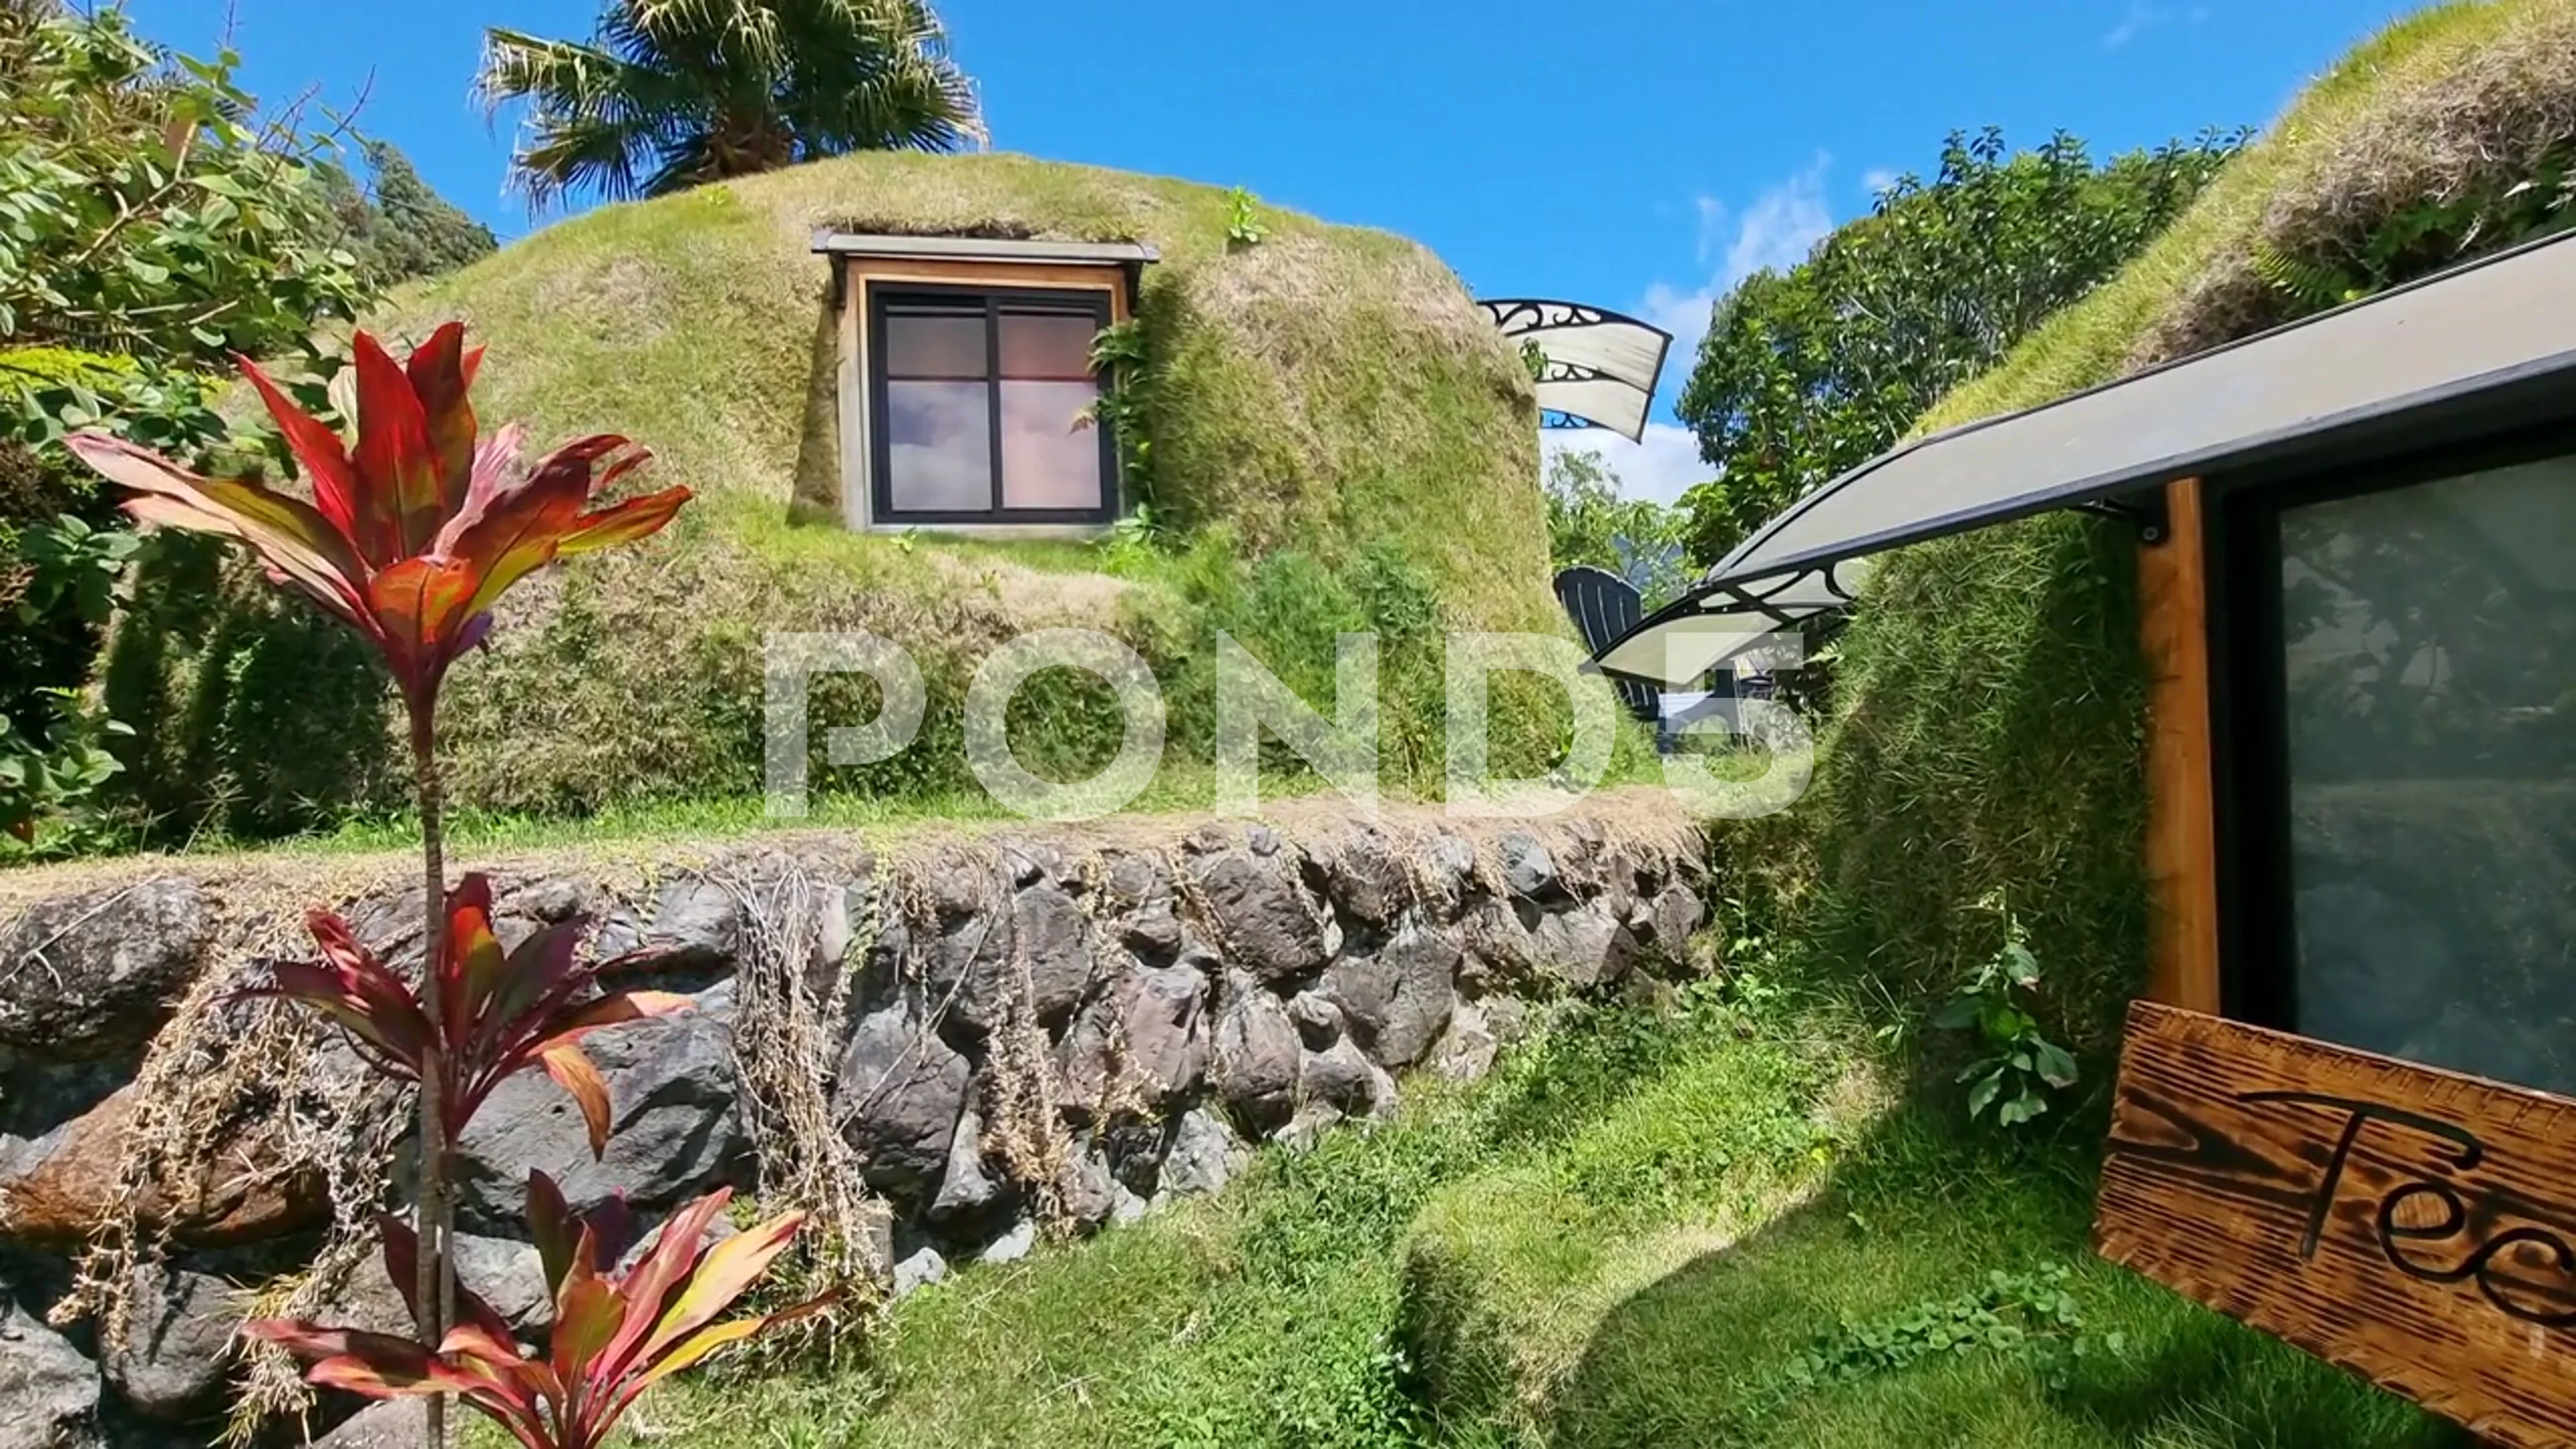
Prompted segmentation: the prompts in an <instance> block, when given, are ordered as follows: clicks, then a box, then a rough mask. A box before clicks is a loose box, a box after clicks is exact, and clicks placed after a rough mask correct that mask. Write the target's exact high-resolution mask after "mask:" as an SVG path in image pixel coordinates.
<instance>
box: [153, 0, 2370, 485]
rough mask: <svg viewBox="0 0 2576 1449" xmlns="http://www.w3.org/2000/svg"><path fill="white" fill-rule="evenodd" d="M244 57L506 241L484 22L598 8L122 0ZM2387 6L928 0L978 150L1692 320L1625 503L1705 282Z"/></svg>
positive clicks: (2341, 43) (2176, 113)
mask: <svg viewBox="0 0 2576 1449" xmlns="http://www.w3.org/2000/svg"><path fill="white" fill-rule="evenodd" d="M129 5H130V8H131V9H132V10H133V12H134V14H135V16H136V18H137V21H138V23H139V24H140V25H141V27H142V29H143V30H144V32H145V33H146V34H148V35H151V36H153V37H154V38H156V39H159V40H163V41H166V42H168V43H170V44H173V45H176V46H178V47H180V48H182V49H186V50H195V51H200V52H203V51H209V50H211V49H212V48H213V46H214V44H215V43H216V40H217V38H218V37H219V36H220V35H221V34H222V33H223V31H224V27H225V25H226V23H227V21H226V14H227V11H228V10H229V11H230V16H231V18H230V24H231V26H232V34H233V42H234V44H235V46H236V48H238V49H239V50H241V51H242V53H243V57H244V72H245V77H246V79H247V81H248V83H249V84H250V85H251V87H252V88H253V89H254V90H256V91H258V92H259V93H260V94H261V95H262V97H263V98H264V99H267V100H271V101H276V100H283V99H286V98H289V97H292V96H294V95H296V94H298V93H301V92H304V91H306V90H308V89H317V90H318V95H319V97H320V99H321V100H322V101H324V102H326V103H330V104H335V105H341V106H345V105H347V104H349V103H350V102H352V101H353V100H355V99H357V98H358V97H359V95H360V94H361V93H362V92H363V94H364V95H365V104H364V107H363V109H362V111H361V113H360V117H359V124H360V126H361V128H362V129H364V130H366V131H367V132H369V133H370V134H373V135H379V136H382V137H384V138H386V139H388V140H391V141H393V142H394V143H396V144H397V145H399V146H401V147H402V148H403V149H404V150H405V151H406V152H408V153H410V155H411V156H412V158H413V160H414V161H415V162H416V163H417V164H418V165H419V167H420V169H421V171H422V173H423V174H424V175H426V176H427V177H428V178H429V180H430V182H431V183H432V184H433V185H435V186H437V187H438V188H439V189H440V190H441V191H442V192H444V193H446V195H447V196H449V197H450V198H451V199H453V200H454V201H456V202H457V203H458V204H459V205H461V206H463V207H465V208H466V209H468V210H470V211H473V212H475V213H476V214H477V215H479V216H481V217H483V218H484V219H485V220H486V221H488V222H489V223H491V225H492V226H493V227H494V228H495V229H496V230H498V231H500V232H501V233H502V234H503V235H504V236H510V235H517V234H521V233H524V232H525V231H527V230H528V229H529V228H530V227H531V226H532V225H534V224H537V223H533V222H532V221H531V220H530V218H529V217H528V216H527V214H526V213H525V211H524V209H523V208H521V207H520V205H519V204H518V203H517V202H516V201H515V200H513V199H510V198H507V197H505V196H503V194H502V190H501V183H502V176H503V170H504V166H505V163H506V161H507V158H508V154H509V138H510V133H509V120H508V118H507V117H504V118H503V120H502V122H501V124H500V126H499V127H498V128H497V129H494V128H489V127H487V126H486V125H485V124H484V122H483V120H482V119H481V118H480V117H479V116H478V115H477V114H476V113H475V112H474V111H473V109H472V108H471V107H470V106H469V104H468V102H467V98H466V88H467V83H468V81H469V80H470V79H471V77H472V74H473V70H474V63H475V59H476V56H477V54H478V52H479V47H480V37H481V33H482V28H483V27H484V26H486V25H505V26H509V27H512V28H516V29H521V30H528V31H533V32H537V33H541V34H550V35H560V36H582V35H586V34H587V33H588V32H589V29H590V25H591V22H592V19H593V17H594V16H595V15H596V14H597V10H598V4H597V0H230V3H229V5H228V4H227V3H226V0H129ZM2410 8H2413V7H2412V6H2410V5H2407V4H2404V3H2398V0H1942V3H1938V4H1925V3H1922V0H1792V3H1785V4H1783V3H1770V4H1750V3H1744V0H1660V3H1649V0H1586V3H1583V4H1580V5H1565V4H1561V3H1554V4H1551V3H1542V0H1369V3H1355V0H1306V3H1302V4H1288V3H1283V0H1233V3H1211V0H1114V3H1097V0H1095V3H1083V4H1075V3H1064V0H1058V3H1053V4H1048V3H1038V0H946V3H944V4H941V5H940V6H939V9H940V13H941V14H942V15H943V16H944V17H945V18H946V20H947V22H948V26H949V30H950V34H951V38H952V40H953V41H954V44H955V48H956V52H957V55H958V58H959V60H960V62H961V63H962V64H963V65H964V66H965V67H966V69H967V71H968V72H969V73H970V74H972V75H974V76H975V77H976V78H977V80H978V81H979V83H980V84H981V85H982V88H983V94H984V102H985V108H986V115H987V119H988V120H989V122H990V124H991V127H992V131H993V136H994V143H995V145H996V146H998V147H1001V148H1003V149H1007V150H1014V151H1026V152H1030V153H1033V154H1036V155H1040V156H1048V157H1056V158H1061V159H1066V160H1076V161H1088V162H1095V163H1098V164H1101V165H1107V166H1117V167H1123V168H1126V169H1130V170H1137V171H1148V172H1158V173H1163V174H1168V175H1175V176H1184V177H1189V178H1191V179H1194V180H1199V181H1205V182H1210V183H1214V184H1217V185H1225V186H1237V185H1239V186H1246V187H1249V188H1251V189H1252V190H1253V191H1254V192H1256V193H1258V194H1259V195H1260V196H1262V197H1263V198H1264V199H1266V200H1268V201H1271V202H1274V203H1276V204H1280V205H1285V206H1292V207H1296V208H1299V209H1301V210H1305V211H1310V212H1313V213H1316V214H1317V215H1320V216H1323V217H1326V218H1329V219H1331V220H1335V221H1346V222H1357V223H1363V224H1367V225H1371V226H1379V227H1385V228H1387V229H1389V230H1392V231H1397V232H1402V233H1404V234H1405V235H1408V236H1411V237H1414V238H1417V239H1419V240H1421V241H1422V242H1424V243H1426V244H1428V245H1429V246H1430V247H1431V248H1432V249H1433V250H1435V251H1437V252H1439V253H1440V255H1441V256H1442V257H1444V258H1446V259H1447V260H1448V262H1449V263H1450V265H1452V266H1454V267H1455V268H1457V270H1458V271H1459V273H1460V274H1461V275H1462V276H1464V277H1465V278H1466V279H1467V282H1468V284H1469V285H1470V286H1471V287H1473V288H1475V289H1476V290H1478V291H1479V292H1483V293H1487V294H1506V293H1517V294H1531V293H1538V294H1545V295H1554V296H1563V297H1569V298H1573V299H1576V300H1581V301H1588V302H1594V303H1598V304H1600V305H1603V306H1608V307H1614V308H1619V309H1623V310H1628V311H1632V312H1635V313H1637V314H1639V315H1642V316H1645V317H1647V318H1648V319H1650V320H1653V321H1656V322H1659V323H1660V324H1662V325H1664V326H1666V327H1668V328H1670V329H1671V330H1673V331H1674V332H1676V333H1677V334H1679V337H1680V341H1679V343H1678V344H1677V346H1676V347H1675V349H1674V353H1673V361H1672V362H1670V363H1668V364H1667V366H1666V369H1665V376H1664V389H1663V394H1662V397H1661V398H1660V399H1659V402H1658V406H1657V410H1656V417H1657V419H1658V424H1659V425H1658V426H1657V427H1655V428H1654V429H1653V430H1652V431H1651V432H1650V434H1649V436H1648V440H1647V445H1646V446H1645V447H1644V448H1632V447H1629V446H1628V445H1627V444H1626V442H1625V440H1623V439H1616V438H1612V439H1610V440H1609V442H1608V443H1606V444H1604V443H1602V442H1601V440H1602V439H1603V438H1605V437H1606V436H1607V435H1605V434H1599V433H1582V434H1574V435H1563V436H1570V437H1571V438H1572V439H1573V440H1574V441H1575V442H1576V443H1577V444H1578V445H1582V446H1592V445H1600V446H1602V447H1603V451H1604V452H1605V453H1608V454H1610V455H1611V456H1612V460H1613V463H1614V465H1615V466H1616V467H1617V468H1618V469H1619V470H1620V472H1621V474H1622V476H1623V477H1624V478H1625V479H1626V480H1627V481H1628V483H1629V485H1630V487H1631V490H1632V491H1636V492H1641V493H1645V494H1649V495H1653V496H1663V497H1669V496H1670V495H1671V494H1672V493H1673V492H1675V491H1677V490H1678V489H1679V488H1681V487H1682V486H1685V485H1687V484H1689V483H1691V482H1695V481H1698V479H1699V478H1700V477H1701V476H1703V470H1702V468H1701V467H1700V465H1699V464H1698V463H1697V461H1696V459H1695V456H1694V452H1693V449H1692V448H1691V446H1690V444H1689V441H1688V437H1687V435H1686V434H1685V433H1684V432H1683V431H1682V430H1681V429H1680V428H1679V427H1677V426H1674V425H1673V424H1672V419H1671V412H1670V407H1671V400H1672V398H1673V397H1674V396H1675V395H1676V394H1677V393H1678V391H1679V388H1680V383H1681V378H1682V375H1683V373H1684V372H1685V371H1686V370H1687V368H1688V360H1689V356H1690V352H1689V348H1690V346H1691V344H1692V343H1693V341H1694V340H1695V339H1696V337H1697V334H1698V332H1699V331H1700V330H1701V328H1702V327H1703V326H1704V324H1705V321H1706V317H1707V311H1708V304H1709V302H1710V301H1711V300H1712V299H1713V298H1714V297H1716V296H1717V295H1718V294H1719V293H1721V292H1722V291H1723V290H1724V288H1725V287H1726V286H1727V285H1729V284H1730V283H1731V282H1733V281H1734V280H1735V279H1737V278H1739V277H1741V276H1743V275H1745V274H1746V273H1748V272H1750V271H1752V270H1754V269H1756V268H1758V267H1760V266H1764V265H1783V264H1786V263H1789V262H1793V261H1795V260H1796V259H1797V258H1798V257H1799V256H1800V255H1802V254H1803V253H1804V251H1805V249H1806V247H1807V245H1808V244H1809V243H1810V242H1812V241H1813V240H1814V238H1815V237H1816V236H1818V235H1820V234H1821V233H1823V232H1824V231H1825V230H1827V229H1829V228H1830V227H1831V226H1832V225H1833V224H1834V223H1835V222H1837V221H1840V220H1843V219H1847V218H1849V217H1851V216H1853V215H1856V214H1858V213H1860V212H1862V211H1864V210H1866V209H1867V207H1868V204H1869V196H1870V183H1871V181H1872V180H1873V178H1878V177H1883V176H1885V175H1887V174H1892V173H1894V172H1897V171H1902V170H1906V169H1909V168H1916V169H1928V168H1929V167H1930V165H1931V163H1932V161H1933V159H1934V156H1935V153H1936V151H1937V148H1938V146H1939V143H1940V139H1941V136H1942V134H1943V133H1944V132H1945V131H1948V130H1950V129H1952V128H1974V127H1977V126H1981V125H1986V124H1994V125H2000V126H2002V127H2004V128H2005V130H2006V133H2007V136H2008V138H2009V139H2010V140H2012V141H2013V142H2015V143H2017V144H2029V143H2036V142H2037V141H2039V140H2040V139H2042V138H2043V137H2044V136H2045V135H2046V134H2047V133H2048V131H2049V130H2051V129H2052V128H2057V127H2063V128H2065V129H2067V130H2070V131H2073V132H2075V133H2076V134H2078V135H2081V136H2083V137H2084V138H2085V139H2086V140H2087V141H2089V142H2091V143H2092V144H2093V146H2094V147H2095V149H2096V152H2097V153H2101V152H2106V151H2110V150H2119V149H2126V148H2129V147H2133V146H2140V145H2152V144H2154V143H2156V142H2158V141H2161V140H2163V139H2165V138H2166V137H2169V136H2173V135H2177V134H2185V135H2187V134H2190V133H2193V132H2196V131H2198V130H2200V129H2201V128H2202V127H2204V126H2210V125H2233V124H2239V123H2247V124H2259V123H2261V122H2264V121H2266V120H2268V119H2270V118H2271V117H2272V116H2273V115H2274V114H2275V113H2276V112H2278V111H2279V110H2280V108H2281V106H2282V105H2283V104H2284V103H2285V102H2286V101H2287V100H2288V99H2289V98H2290V96H2291V95H2292V94H2293V93H2295V92H2296V90H2297V89H2298V87H2299V86H2300V85H2301V84H2302V83H2303V82H2304V81H2305V80H2306V79H2307V78H2308V77H2309V76H2311V75H2314V74H2315V73H2316V72H2317V71H2318V70H2320V69H2321V68H2323V67H2324V66H2325V65H2327V64H2328V63H2330V62H2331V61H2332V60H2333V59H2334V57H2335V56H2336V55H2338V54H2339V53H2341V52H2342V51H2343V50H2344V49H2346V48H2347V47H2348V46H2349V45H2350V44H2351V43H2352V42H2353V41H2354V40H2356V39H2358V38H2359V37H2360V36H2362V35H2364V34H2366V33H2367V32H2369V31H2370V30H2372V29H2373V28H2375V27H2377V26H2378V25H2380V24H2383V23H2384V22H2386V21H2387V20H2388V19H2390V18H2392V17H2393V16H2394V15H2396V14H2399V13H2402V12H2403V11H2405V10H2407V9H2410Z"/></svg>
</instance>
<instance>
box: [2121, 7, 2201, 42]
mask: <svg viewBox="0 0 2576 1449" xmlns="http://www.w3.org/2000/svg"><path fill="white" fill-rule="evenodd" d="M2208 18H2209V7H2208V6H2206V5H2194V6H2192V7H2190V8H2189V9H2183V8H2180V7H2176V6H2170V5H2159V4H2157V3H2155V0H2129V10H2128V13H2127V14H2125V15H2123V16H2121V17H2120V23H2119V24H2117V25H2114V26H2112V27H2111V29H2110V31H2109V32H2108V33H2107V34H2105V35H2104V36H2103V37H2102V48H2103V49H2104V50H2118V49H2119V48H2120V47H2122V46H2124V45H2127V44H2128V43H2129V42H2130V41H2132V40H2135V39H2137V38H2138V37H2139V36H2140V35H2142V34H2144V33H2146V32H2147V31H2150V30H2153V29H2155V28H2156V27H2157V26H2159V25H2165V24H2169V23H2171V22H2173V21H2176V20H2182V21H2187V22H2189V23H2191V24H2193V25H2198V24H2199V23H2201V22H2202V21H2204V20H2207V19H2208Z"/></svg>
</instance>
